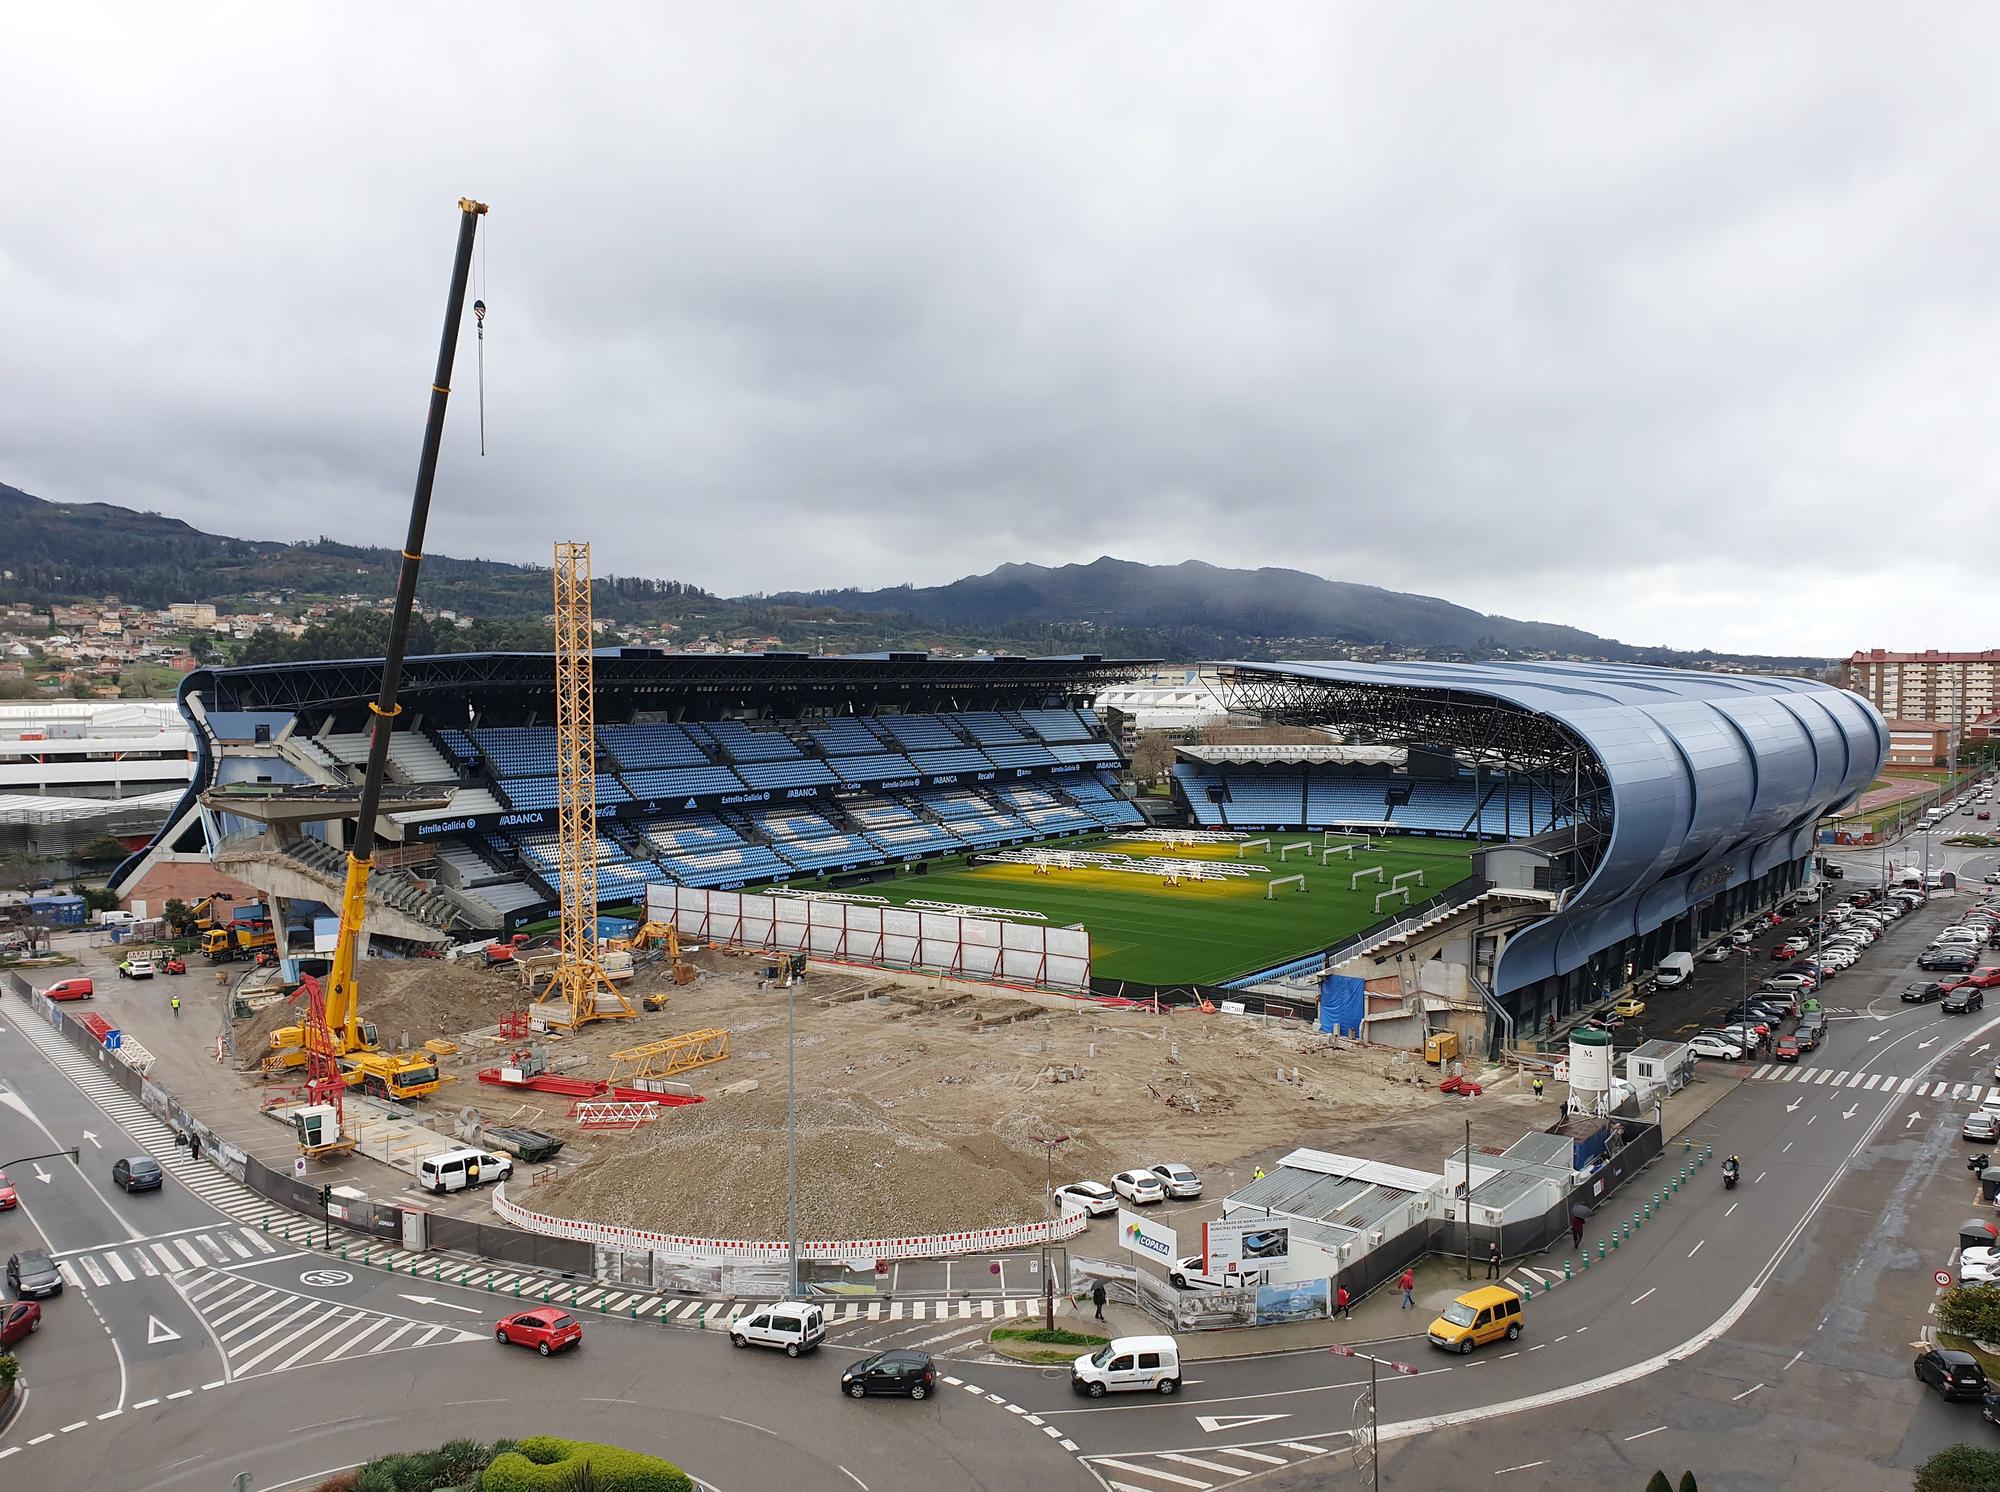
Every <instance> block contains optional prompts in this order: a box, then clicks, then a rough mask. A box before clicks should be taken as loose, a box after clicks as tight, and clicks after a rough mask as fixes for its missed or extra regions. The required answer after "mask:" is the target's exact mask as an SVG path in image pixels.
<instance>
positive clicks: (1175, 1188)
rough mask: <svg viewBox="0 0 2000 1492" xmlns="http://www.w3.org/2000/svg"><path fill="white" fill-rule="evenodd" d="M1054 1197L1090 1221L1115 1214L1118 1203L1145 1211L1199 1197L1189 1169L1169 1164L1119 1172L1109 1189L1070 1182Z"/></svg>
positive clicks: (1198, 1181)
mask: <svg viewBox="0 0 2000 1492" xmlns="http://www.w3.org/2000/svg"><path fill="white" fill-rule="evenodd" d="M1055 1193H1056V1201H1057V1202H1058V1203H1059V1204H1061V1203H1069V1204H1072V1205H1075V1206H1078V1207H1081V1208H1082V1209H1083V1210H1084V1211H1085V1212H1087V1213H1089V1214H1090V1216H1092V1217H1103V1216H1105V1215H1106V1214H1108V1213H1113V1212H1116V1211H1117V1210H1118V1204H1119V1203H1120V1202H1121V1201H1123V1202H1130V1203H1132V1204H1133V1205H1134V1206H1135V1207H1144V1206H1147V1205H1149V1204H1151V1203H1154V1202H1164V1201H1166V1200H1167V1198H1169V1197H1173V1198H1176V1199H1182V1198H1188V1197H1198V1196H1200V1195H1201V1177H1200V1176H1198V1175H1196V1174H1195V1172H1194V1170H1193V1169H1192V1168H1191V1167H1189V1166H1185V1165H1182V1164H1181V1163H1180V1162H1179V1161H1177V1160H1170V1161H1162V1162H1161V1163H1160V1164H1159V1165H1157V1166H1147V1167H1144V1168H1139V1167H1135V1168H1133V1169H1132V1170H1130V1171H1120V1172H1119V1173H1118V1174H1117V1175H1116V1176H1113V1177H1112V1178H1111V1185H1109V1186H1106V1185H1105V1184H1104V1183H1103V1182H1101V1181H1071V1182H1066V1183H1065V1184H1064V1185H1062V1186H1059V1187H1057V1188H1056V1189H1055Z"/></svg>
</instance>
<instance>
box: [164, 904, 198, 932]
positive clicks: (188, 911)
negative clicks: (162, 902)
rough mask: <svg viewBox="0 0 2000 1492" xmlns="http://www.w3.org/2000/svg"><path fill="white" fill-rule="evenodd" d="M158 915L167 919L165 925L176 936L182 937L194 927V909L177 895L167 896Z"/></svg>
mask: <svg viewBox="0 0 2000 1492" xmlns="http://www.w3.org/2000/svg"><path fill="white" fill-rule="evenodd" d="M160 915H161V916H162V917H165V918H166V919H167V926H168V927H169V928H170V929H172V931H173V935H174V936H175V937H177V938H184V937H186V936H187V935H188V933H189V932H190V931H192V930H193V927H194V909H193V908H192V907H190V906H189V905H188V904H187V903H186V902H184V901H182V900H181V899H180V898H179V897H178V896H170V897H168V898H167V905H166V907H165V909H164V910H162V911H161V913H160Z"/></svg>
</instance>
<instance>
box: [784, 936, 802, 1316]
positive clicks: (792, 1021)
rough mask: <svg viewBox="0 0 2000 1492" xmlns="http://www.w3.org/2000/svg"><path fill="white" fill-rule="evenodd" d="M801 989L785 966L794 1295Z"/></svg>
mask: <svg viewBox="0 0 2000 1492" xmlns="http://www.w3.org/2000/svg"><path fill="white" fill-rule="evenodd" d="M797 1005H798V992H797V989H796V988H795V986H794V981H793V979H792V969H791V964H790V962H789V960H788V961H787V962H786V965H785V1237H786V1238H787V1239H788V1240H789V1241H790V1247H789V1249H788V1257H789V1258H790V1260H791V1294H792V1295H793V1296H794V1297H796V1296H797V1295H798V1293H799V1043H798V1017H797Z"/></svg>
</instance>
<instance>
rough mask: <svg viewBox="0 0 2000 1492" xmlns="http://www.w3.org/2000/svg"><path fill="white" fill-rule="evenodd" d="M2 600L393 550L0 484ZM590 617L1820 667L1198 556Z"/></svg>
mask: <svg viewBox="0 0 2000 1492" xmlns="http://www.w3.org/2000/svg"><path fill="white" fill-rule="evenodd" d="M0 532H4V533H5V534H6V535H7V543H6V553H5V556H4V558H0V565H4V566H5V569H4V570H0V602H6V601H15V602H20V601H25V602H29V603H31V604H35V605H42V606H46V605H49V604H52V603H69V602H75V601H82V600H93V599H100V598H102V597H105V596H111V595H115V596H117V597H118V598H119V599H120V600H122V601H125V602H128V603H133V604H137V605H141V606H147V607H163V606H165V605H167V604H168V603H170V602H173V601H210V602H214V603H215V604H216V605H217V606H218V607H219V608H221V609H224V610H238V611H253V612H261V611H264V610H267V609H270V605H269V602H267V601H265V600H262V599H259V598H261V597H268V596H270V595H273V594H277V595H282V596H284V597H285V598H286V604H287V605H297V604H304V603H307V602H313V601H319V602H337V601H339V600H341V599H343V598H358V599H359V600H360V601H362V602H363V603H367V604H371V605H372V603H374V602H375V601H377V600H379V599H381V598H382V597H385V596H388V595H389V594H391V592H392V591H393V588H394V585H395V577H396V566H397V552H396V551H395V550H393V549H387V548H375V547H368V546H361V545H353V544H343V543H338V542H335V541H334V540H331V539H326V538H320V539H314V540H310V541H306V542H302V543H279V542H275V541H269V540H253V539H237V538H229V537H225V536H222V535H218V534H210V533H205V532H203V531H202V530H200V529H197V528H195V527H193V526H192V525H190V524H187V523H183V522H182V521H180V520H179V519H176V518H168V517H165V516H163V515H161V514H159V513H148V512H138V511H135V510H133V509H130V508H123V507H118V506H115V505H112V504H109V503H58V502H49V501H45V500H43V499H41V498H39V497H35V496H33V495H31V494H29V493H26V492H23V491H21V490H20V489H19V488H16V487H10V486H7V485H5V484H4V483H0ZM419 595H420V597H421V598H422V600H423V602H424V603H425V604H426V606H428V607H430V608H432V609H445V608H448V609H452V610H455V611H457V612H458V613H459V614H460V615H462V616H476V617H481V618H488V619H492V620H496V621H499V620H508V619H520V620H523V621H526V620H533V621H536V622H539V621H540V619H541V618H542V617H543V616H544V615H545V614H546V612H547V611H548V609H549V572H548V570H547V569H546V568H544V567H539V566H531V565H514V564H508V563H505V562H502V561H497V560H482V559H470V560H465V559H454V558H451V557H449V556H444V555H426V556H425V560H424V570H423V577H422V580H421V583H420V590H419ZM593 600H594V604H595V607H596V611H597V615H598V616H599V617H600V618H602V619H605V620H608V621H613V622H623V623H629V624H640V625H643V624H647V623H666V622H671V623H673V624H674V626H675V628H677V629H678V632H677V636H678V637H679V638H680V639H681V640H684V641H685V640H692V639H693V638H694V637H695V636H696V635H705V636H709V637H712V638H715V639H716V640H718V641H727V640H729V639H731V638H732V637H740V636H743V635H746V634H756V635H757V636H759V637H768V636H775V637H778V638H780V639H781V640H782V641H783V642H784V644H785V645H786V646H787V647H799V648H820V649H824V650H826V651H861V650H865V649H871V648H905V647H907V648H918V647H925V648H934V649H947V648H948V649H953V650H966V649H971V648H990V649H993V650H996V651H1007V652H1092V653H1101V654H1104V655H1105V656H1123V657H1159V658H1165V659H1168V660H1173V661H1192V660H1197V659H1204V658H1222V657H1245V658H1271V657H1281V656H1289V657H1306V656H1315V655H1328V654H1332V655H1336V656H1337V655H1340V654H1342V653H1349V652H1361V653H1365V654H1374V653H1377V652H1388V653H1391V654H1394V655H1400V656H1424V657H1444V658H1487V657H1494V656H1532V655H1556V656H1565V657H1567V656H1576V657H1582V658H1592V659H1610V660H1617V661H1632V662H1657V663H1681V664H1686V663H1699V662H1703V661H1727V662H1738V663H1743V664H1746V665H1748V666H1751V667H1760V668H1771V669H1796V670H1813V669H1818V668H1820V667H1823V666H1824V664H1825V661H1826V660H1823V659H1817V658H1801V657H1744V656H1741V655H1715V654H1709V653H1690V652H1684V651H1676V650H1673V649H1667V648H1648V647H1635V646H1632V645H1630V644H1627V643H1623V642H1618V641H1616V640H1614V639H1610V638H1604V637H1599V636H1596V635H1595V634H1593V633H1590V632H1585V631H1582V630H1580V629H1578V628H1575V627H1567V626H1563V625H1560V624H1558V623H1552V622H1537V621H1520V620H1517V619H1515V618H1512V617H1504V616H1492V615H1487V614H1484V613H1481V612H1477V611H1474V610H1471V609H1470V608H1468V607H1464V606H1458V605H1455V604H1453V603H1452V602H1449V601H1445V600H1441V599H1439V598H1437V597H1434V596H1419V595H1412V594H1409V593H1406V592H1402V591H1392V590H1385V589H1383V588H1382V587H1379V586H1372V585H1359V584H1355V583H1353V582H1349V581H1337V580H1326V579H1323V578H1321V577H1320V576H1317V575H1309V574H1306V573H1305V572H1303V571H1299V570H1284V569H1260V570H1230V569H1223V568H1221V567H1219V566H1216V565H1210V564H1205V563H1203V562H1201V561H1199V560H1189V561H1186V562H1184V563H1182V564H1178V565H1143V564H1136V563H1133V562H1131V561H1128V560H1120V559H1114V558H1111V557H1109V556H1107V557H1104V558H1101V559H1098V560H1094V561H1092V562H1091V563H1089V564H1071V565H1060V566H1055V567H1050V566H1044V565H1035V564H1006V565H1001V566H1000V567H999V568H997V569H995V570H992V571H990V572H988V573H987V574H984V575H971V576H966V577H965V578H963V579H960V580H955V581H953V582H951V583H950V584H949V585H938V586H923V587H913V586H908V585H903V586H895V587H890V588H887V589H882V590H831V591H810V592H786V593H781V594H777V595H770V596H741V597H735V598H726V597H720V596H715V595H713V594H711V593H709V592H707V591H705V590H703V589H701V588H700V587H699V586H695V585H691V584H688V583H685V582H682V581H672V580H654V579H646V578H640V577H632V576H606V577H600V579H599V581H598V584H597V587H596V589H595V591H594V596H593Z"/></svg>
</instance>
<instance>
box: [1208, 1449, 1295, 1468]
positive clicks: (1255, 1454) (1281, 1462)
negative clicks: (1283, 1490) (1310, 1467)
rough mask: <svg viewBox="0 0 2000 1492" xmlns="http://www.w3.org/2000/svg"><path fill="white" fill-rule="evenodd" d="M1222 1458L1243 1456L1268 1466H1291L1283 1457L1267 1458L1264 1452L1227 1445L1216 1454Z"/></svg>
mask: <svg viewBox="0 0 2000 1492" xmlns="http://www.w3.org/2000/svg"><path fill="white" fill-rule="evenodd" d="M1216 1454H1217V1455H1221V1456H1241V1457H1243V1458H1244V1459H1245V1460H1248V1461H1262V1462H1263V1463H1264V1464H1265V1465H1266V1466H1289V1465H1290V1464H1291V1463H1290V1462H1289V1461H1287V1460H1286V1459H1285V1458H1284V1457H1283V1456H1267V1455H1265V1454H1264V1453H1263V1452H1262V1451H1253V1450H1251V1449H1250V1448H1249V1447H1248V1446H1244V1445H1225V1446H1222V1447H1221V1448H1220V1449H1218V1450H1217V1452H1216Z"/></svg>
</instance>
